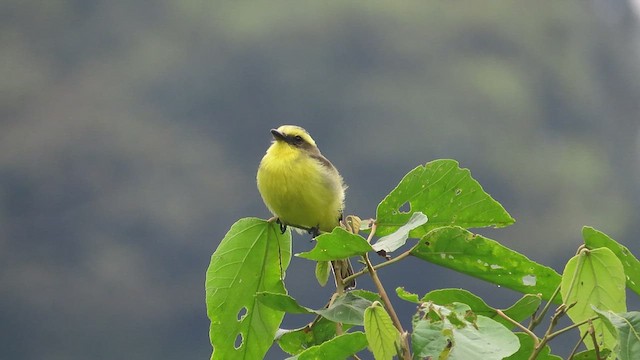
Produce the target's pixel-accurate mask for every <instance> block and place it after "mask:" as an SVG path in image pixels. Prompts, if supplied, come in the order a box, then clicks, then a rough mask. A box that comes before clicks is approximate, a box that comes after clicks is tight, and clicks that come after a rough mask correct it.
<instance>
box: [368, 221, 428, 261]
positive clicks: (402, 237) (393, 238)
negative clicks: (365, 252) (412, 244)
mask: <svg viewBox="0 0 640 360" xmlns="http://www.w3.org/2000/svg"><path fill="white" fill-rule="evenodd" d="M426 222H427V216H426V215H425V214H423V213H421V212H419V211H417V212H414V213H413V214H412V215H411V219H409V221H408V222H407V223H406V224H404V225H402V226H400V228H398V230H396V231H395V232H393V233H391V234H389V235H387V236H383V237H381V238H380V239H378V241H376V243H375V244H373V245H372V247H373V250H375V251H381V250H384V251H385V252H386V253H391V252H394V251H396V250H397V249H398V248H399V247H401V246H402V245H404V244H405V243H406V242H407V239H408V238H409V233H410V232H411V230H413V229H415V228H417V227H419V226H422V225H423V224H425V223H426Z"/></svg>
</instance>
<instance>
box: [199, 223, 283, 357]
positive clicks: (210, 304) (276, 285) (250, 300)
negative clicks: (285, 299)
mask: <svg viewBox="0 0 640 360" xmlns="http://www.w3.org/2000/svg"><path fill="white" fill-rule="evenodd" d="M290 260H291V234H290V233H289V232H286V233H285V234H281V233H280V229H279V227H278V226H277V224H275V223H269V222H267V221H264V220H261V219H255V218H246V219H241V220H239V221H238V222H236V223H235V224H234V225H233V226H232V227H231V229H230V230H229V232H228V233H227V234H226V235H225V237H224V239H222V242H220V245H219V246H218V248H217V249H216V251H215V252H214V253H213V255H212V256H211V264H210V265H209V268H208V270H207V276H206V281H205V290H206V303H207V315H208V316H209V319H210V321H211V326H210V330H209V336H210V339H211V345H212V346H213V353H212V355H211V359H234V360H235V359H262V357H263V356H264V354H265V353H266V352H267V350H268V349H269V347H270V346H271V344H272V343H273V337H274V334H275V333H276V330H277V329H278V326H279V325H280V322H281V321H282V317H283V315H284V313H283V312H282V311H279V310H274V309H271V308H269V307H267V306H265V305H263V304H261V303H259V302H258V301H257V299H256V297H255V296H254V295H255V294H256V293H258V292H261V291H269V292H273V293H280V294H284V293H286V290H285V288H284V284H283V282H282V280H283V278H284V271H285V270H286V269H287V266H289V261H290Z"/></svg>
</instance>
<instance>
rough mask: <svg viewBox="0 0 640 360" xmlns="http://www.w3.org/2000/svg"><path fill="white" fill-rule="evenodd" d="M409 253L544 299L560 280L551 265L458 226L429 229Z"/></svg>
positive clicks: (547, 298)
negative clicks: (540, 295)
mask: <svg viewBox="0 0 640 360" xmlns="http://www.w3.org/2000/svg"><path fill="white" fill-rule="evenodd" d="M411 255H414V256H415V257H417V258H419V259H422V260H425V261H429V262H431V263H434V264H438V265H442V266H444V267H447V268H449V269H453V270H456V271H458V272H461V273H464V274H467V275H471V276H473V277H476V278H479V279H483V280H486V281H489V282H491V283H493V284H496V285H499V286H504V287H507V288H509V289H513V290H516V291H519V292H521V293H524V294H538V293H540V294H542V298H543V299H545V300H549V298H550V297H551V295H553V292H554V291H555V289H556V288H557V287H558V285H559V284H560V275H558V273H556V272H555V271H554V270H553V269H551V268H549V267H546V266H543V265H540V264H538V263H536V262H534V261H531V260H529V259H528V258H527V257H526V256H524V255H522V254H520V253H518V252H516V251H514V250H511V249H509V248H507V247H505V246H502V245H500V244H499V243H498V242H496V241H494V240H491V239H488V238H486V237H484V236H481V235H476V234H473V233H471V232H469V231H468V230H465V229H463V228H461V227H458V226H451V227H443V228H439V229H434V230H432V231H430V232H429V233H428V234H427V235H426V236H424V237H423V238H422V239H421V240H420V243H419V245H417V246H416V247H415V248H414V249H413V250H412V251H411ZM556 300H559V297H558V298H556Z"/></svg>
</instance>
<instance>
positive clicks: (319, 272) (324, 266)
mask: <svg viewBox="0 0 640 360" xmlns="http://www.w3.org/2000/svg"><path fill="white" fill-rule="evenodd" d="M330 267H331V262H329V261H318V262H316V279H317V280H318V284H320V286H325V285H327V281H329V269H330Z"/></svg>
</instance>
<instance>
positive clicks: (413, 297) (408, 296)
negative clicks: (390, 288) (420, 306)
mask: <svg viewBox="0 0 640 360" xmlns="http://www.w3.org/2000/svg"><path fill="white" fill-rule="evenodd" d="M396 294H398V297H399V298H400V299H402V300H405V301H408V302H412V303H415V304H417V303H419V302H420V297H419V296H418V294H414V293H410V292H408V291H406V290H405V289H404V288H403V287H398V288H396Z"/></svg>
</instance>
